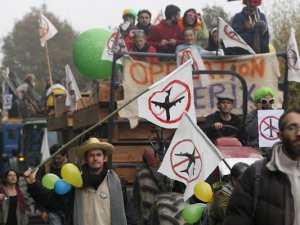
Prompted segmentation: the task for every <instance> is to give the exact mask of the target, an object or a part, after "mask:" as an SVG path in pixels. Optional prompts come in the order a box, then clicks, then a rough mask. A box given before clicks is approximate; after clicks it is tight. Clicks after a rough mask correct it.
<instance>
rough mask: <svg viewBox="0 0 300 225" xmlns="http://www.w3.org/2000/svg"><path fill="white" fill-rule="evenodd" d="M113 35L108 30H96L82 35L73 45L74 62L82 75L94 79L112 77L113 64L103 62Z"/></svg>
mask: <svg viewBox="0 0 300 225" xmlns="http://www.w3.org/2000/svg"><path fill="white" fill-rule="evenodd" d="M110 35H111V33H110V31H109V30H107V29H102V28H94V29H90V30H88V31H85V32H83V33H82V34H80V35H79V36H78V37H77V38H76V40H75V42H74V44H73V60H74V63H75V65H76V67H77V69H78V70H79V71H80V73H82V75H84V76H87V77H89V78H92V79H106V78H108V77H110V76H111V70H112V62H111V61H107V60H101V56H102V53H103V50H104V48H105V46H106V44H107V41H108V39H109V37H110Z"/></svg>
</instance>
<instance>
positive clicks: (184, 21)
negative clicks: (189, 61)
mask: <svg viewBox="0 0 300 225" xmlns="http://www.w3.org/2000/svg"><path fill="white" fill-rule="evenodd" d="M178 24H179V26H180V28H181V29H182V30H184V29H185V28H188V27H191V28H193V29H194V31H195V45H197V46H201V47H202V48H203V47H206V46H207V41H208V36H209V34H208V30H207V28H206V24H205V22H204V20H203V16H202V15H201V13H199V12H198V13H197V11H196V10H195V9H193V8H191V9H188V10H186V11H185V12H184V14H183V17H182V18H180V19H179V22H178Z"/></svg>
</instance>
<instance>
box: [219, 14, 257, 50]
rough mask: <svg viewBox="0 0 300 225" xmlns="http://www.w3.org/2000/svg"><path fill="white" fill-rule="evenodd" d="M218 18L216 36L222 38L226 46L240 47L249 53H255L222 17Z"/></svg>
mask: <svg viewBox="0 0 300 225" xmlns="http://www.w3.org/2000/svg"><path fill="white" fill-rule="evenodd" d="M218 18H219V24H218V37H219V40H221V39H222V40H223V43H224V46H225V47H226V48H231V47H240V48H243V49H245V50H247V51H249V52H250V53H251V54H255V52H254V50H253V49H252V48H251V47H250V46H249V45H248V44H247V43H246V42H245V41H244V40H243V39H242V38H241V37H240V36H239V35H238V34H237V33H236V32H235V31H234V30H233V29H232V27H230V26H229V25H228V24H227V23H226V22H225V21H224V20H223V19H222V18H220V17H218Z"/></svg>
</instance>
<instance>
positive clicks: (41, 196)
mask: <svg viewBox="0 0 300 225" xmlns="http://www.w3.org/2000/svg"><path fill="white" fill-rule="evenodd" d="M113 150H114V146H113V145H111V144H109V143H106V142H101V141H99V139H97V138H94V137H92V138H89V139H88V140H87V141H86V142H85V143H84V144H83V145H82V146H80V147H79V148H78V149H76V155H77V156H78V158H79V159H80V160H83V162H84V164H83V165H82V171H81V172H82V179H83V187H82V188H73V189H72V190H71V191H70V192H68V193H67V194H65V195H58V194H56V193H55V192H54V191H49V190H46V189H45V188H43V187H42V186H41V185H40V184H39V182H35V175H36V171H35V172H32V170H31V169H28V170H27V171H25V172H24V176H25V178H26V182H27V184H28V191H29V193H30V194H31V196H32V197H33V199H34V200H35V201H37V202H38V203H39V204H42V205H43V206H44V207H45V208H47V209H63V210H64V211H65V213H66V217H67V223H68V225H73V224H74V225H94V224H99V225H110V224H111V225H126V224H127V222H126V217H125V209H124V204H123V194H122V187H121V183H120V180H119V177H118V176H117V174H116V173H115V172H114V171H112V170H109V169H108V168H107V165H106V163H105V161H106V159H107V157H108V156H109V155H111V154H112V152H113Z"/></svg>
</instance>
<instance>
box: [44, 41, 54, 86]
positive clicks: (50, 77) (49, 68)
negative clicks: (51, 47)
mask: <svg viewBox="0 0 300 225" xmlns="http://www.w3.org/2000/svg"><path fill="white" fill-rule="evenodd" d="M45 54H46V59H47V65H48V76H49V80H50V85H51V86H52V85H53V82H52V73H51V66H50V58H49V53H48V44H47V41H45Z"/></svg>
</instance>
